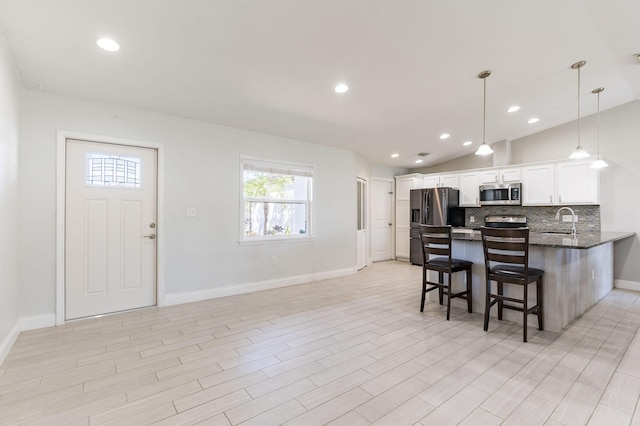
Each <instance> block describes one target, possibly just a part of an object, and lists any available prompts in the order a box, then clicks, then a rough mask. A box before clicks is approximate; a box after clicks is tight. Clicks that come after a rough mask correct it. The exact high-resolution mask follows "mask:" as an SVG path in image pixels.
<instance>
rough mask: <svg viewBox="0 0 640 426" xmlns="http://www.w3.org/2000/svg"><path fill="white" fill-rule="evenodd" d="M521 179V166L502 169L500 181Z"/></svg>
mask: <svg viewBox="0 0 640 426" xmlns="http://www.w3.org/2000/svg"><path fill="white" fill-rule="evenodd" d="M521 179H522V177H521V174H520V168H515V169H502V170H500V181H501V182H503V183H507V182H520V180H521Z"/></svg>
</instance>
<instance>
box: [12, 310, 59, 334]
mask: <svg viewBox="0 0 640 426" xmlns="http://www.w3.org/2000/svg"><path fill="white" fill-rule="evenodd" d="M55 325H56V314H43V315H33V316H31V317H22V318H20V331H28V330H37V329H38V328H45V327H53V326H55Z"/></svg>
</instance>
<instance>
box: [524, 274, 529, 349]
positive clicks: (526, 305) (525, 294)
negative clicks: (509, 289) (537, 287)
mask: <svg viewBox="0 0 640 426" xmlns="http://www.w3.org/2000/svg"><path fill="white" fill-rule="evenodd" d="M528 287H529V284H526V282H525V285H524V297H523V298H522V299H523V300H522V313H523V316H522V328H523V331H522V341H523V342H526V341H527V317H528V316H529V315H528V313H527V311H528V294H527V293H528V292H527V288H528Z"/></svg>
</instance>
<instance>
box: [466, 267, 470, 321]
mask: <svg viewBox="0 0 640 426" xmlns="http://www.w3.org/2000/svg"><path fill="white" fill-rule="evenodd" d="M465 282H466V284H467V310H468V311H469V313H471V268H469V269H467V276H466V278H465Z"/></svg>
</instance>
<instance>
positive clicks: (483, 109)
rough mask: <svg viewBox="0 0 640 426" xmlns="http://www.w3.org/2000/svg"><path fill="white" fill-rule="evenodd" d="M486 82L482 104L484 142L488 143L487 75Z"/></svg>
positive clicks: (484, 81) (484, 79)
mask: <svg viewBox="0 0 640 426" xmlns="http://www.w3.org/2000/svg"><path fill="white" fill-rule="evenodd" d="M482 80H483V83H484V93H483V98H484V104H483V106H482V111H483V112H482V144H483V145H484V144H486V143H487V142H486V140H487V79H486V77H485V78H483V79H482Z"/></svg>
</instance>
